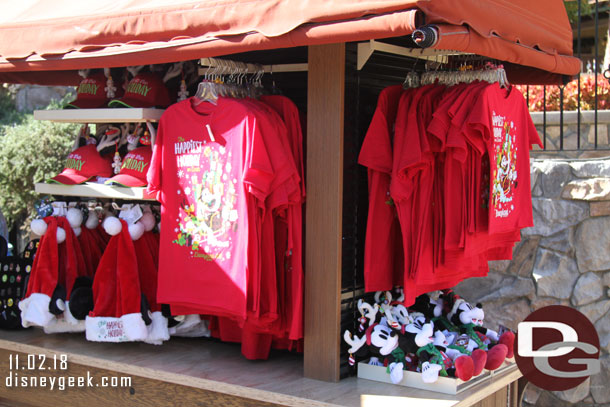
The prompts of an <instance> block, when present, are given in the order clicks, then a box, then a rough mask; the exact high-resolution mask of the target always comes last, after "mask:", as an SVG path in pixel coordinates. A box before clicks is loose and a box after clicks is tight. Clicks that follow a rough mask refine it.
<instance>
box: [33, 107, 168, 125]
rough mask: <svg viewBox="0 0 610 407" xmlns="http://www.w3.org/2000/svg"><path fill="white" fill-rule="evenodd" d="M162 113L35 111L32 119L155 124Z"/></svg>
mask: <svg viewBox="0 0 610 407" xmlns="http://www.w3.org/2000/svg"><path fill="white" fill-rule="evenodd" d="M164 111H165V110H163V109H151V108H146V109H144V108H120V109H110V108H108V109H58V110H35V111H34V119H36V120H50V121H54V122H62V123H138V122H156V121H159V119H160V118H161V115H162V114H163V112H164Z"/></svg>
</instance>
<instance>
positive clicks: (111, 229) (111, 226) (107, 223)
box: [102, 216, 123, 236]
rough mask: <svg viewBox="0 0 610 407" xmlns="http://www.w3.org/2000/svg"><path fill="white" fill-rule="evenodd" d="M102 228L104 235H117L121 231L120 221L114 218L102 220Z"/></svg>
mask: <svg viewBox="0 0 610 407" xmlns="http://www.w3.org/2000/svg"><path fill="white" fill-rule="evenodd" d="M102 226H103V227H104V230H105V231H106V233H108V234H109V235H110V236H116V235H118V234H119V233H121V230H122V229H123V225H121V221H120V220H119V218H117V217H115V216H108V217H107V218H106V219H104V223H103V224H102Z"/></svg>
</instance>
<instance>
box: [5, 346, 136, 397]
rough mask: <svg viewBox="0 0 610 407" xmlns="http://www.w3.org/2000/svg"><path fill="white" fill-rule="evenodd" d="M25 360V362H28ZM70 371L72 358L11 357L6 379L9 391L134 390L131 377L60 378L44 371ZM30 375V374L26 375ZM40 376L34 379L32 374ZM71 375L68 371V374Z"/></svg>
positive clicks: (60, 355)
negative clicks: (33, 389) (118, 388)
mask: <svg viewBox="0 0 610 407" xmlns="http://www.w3.org/2000/svg"><path fill="white" fill-rule="evenodd" d="M24 359H25V360H24ZM67 369H68V355H65V354H58V355H35V354H28V355H27V357H25V355H18V354H15V355H12V354H11V355H10V356H9V371H8V375H7V376H6V377H5V379H4V385H5V386H6V387H7V388H11V387H24V388H26V387H27V388H34V387H37V388H47V389H49V390H55V389H57V390H65V389H66V388H79V387H102V388H104V387H131V377H129V376H101V377H94V376H91V373H90V372H89V371H87V375H86V376H85V375H80V376H68V375H66V376H57V375H56V374H54V375H48V376H47V375H44V374H43V372H44V371H48V372H49V373H50V372H51V371H54V372H55V373H58V372H61V371H66V370H67ZM26 372H27V373H26ZM33 372H36V373H37V374H36V375H34V376H32V373H33ZM66 373H67V372H66Z"/></svg>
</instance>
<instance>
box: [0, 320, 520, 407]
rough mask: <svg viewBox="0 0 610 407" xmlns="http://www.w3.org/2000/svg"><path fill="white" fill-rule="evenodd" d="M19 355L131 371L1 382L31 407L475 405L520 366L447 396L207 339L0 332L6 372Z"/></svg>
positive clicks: (72, 367)
mask: <svg viewBox="0 0 610 407" xmlns="http://www.w3.org/2000/svg"><path fill="white" fill-rule="evenodd" d="M16 353H19V354H20V360H27V357H26V355H24V354H30V355H31V354H33V355H42V354H44V355H47V360H52V357H53V354H66V355H67V356H68V370H67V371H49V370H47V371H37V370H32V371H28V370H23V371H21V370H20V371H19V372H18V374H19V376H21V375H28V376H33V375H40V376H45V375H47V376H48V375H57V376H68V375H80V374H82V373H81V372H84V374H85V375H86V372H87V371H90V372H91V375H92V376H94V377H95V380H96V381H97V380H98V379H99V376H102V375H106V376H131V377H133V383H132V388H133V392H131V393H130V391H129V389H127V388H119V389H111V390H113V391H110V389H102V388H100V389H95V388H89V389H87V388H85V389H77V388H75V389H70V391H69V392H61V391H56V390H55V391H50V390H49V389H48V388H42V387H41V388H21V387H19V388H15V387H13V388H10V389H7V388H6V387H5V386H2V388H0V398H7V399H13V400H21V401H22V402H24V403H27V404H28V405H60V404H70V403H66V401H70V402H71V403H76V404H79V405H80V404H83V405H84V404H87V405H88V406H89V407H97V406H100V407H104V406H108V405H119V404H120V405H125V406H141V405H145V404H146V405H166V404H168V397H174V396H173V395H175V394H179V395H180V399H181V400H182V402H181V403H180V404H184V405H195V404H197V403H196V402H199V403H203V404H206V405H207V404H209V405H221V404H222V405H225V406H230V407H233V406H242V407H251V406H252V407H254V406H257V407H261V406H265V407H271V406H292V407H349V406H361V407H372V406H380V405H383V406H389V407H392V406H408V405H413V406H423V405H425V406H426V407H467V406H479V404H478V403H479V402H481V401H482V400H485V399H488V398H489V397H493V395H494V394H496V393H497V392H501V391H503V389H506V386H508V385H510V384H511V383H513V382H515V381H516V380H518V379H519V378H520V377H521V372H519V370H518V369H517V367H516V366H512V367H511V368H509V369H507V370H505V371H503V372H502V373H499V374H496V375H494V376H493V377H490V378H489V379H488V380H485V381H483V382H481V383H477V384H476V385H474V386H472V387H471V388H469V389H467V390H465V391H463V392H461V393H460V394H457V395H450V394H442V393H434V392H431V391H427V390H420V389H414V388H407V387H403V386H395V385H391V384H385V383H379V382H375V381H371V380H366V379H358V378H356V377H350V378H348V379H344V380H341V381H340V382H339V383H328V382H321V381H318V380H312V379H307V378H304V377H303V357H302V356H301V355H297V354H294V353H288V352H284V351H272V352H271V355H270V358H269V360H266V361H248V360H246V359H245V358H244V357H243V356H241V354H240V346H239V344H230V343H221V342H219V341H217V340H211V339H205V338H171V339H170V340H169V341H168V342H166V343H164V344H163V345H161V346H155V345H148V344H144V343H120V344H115V343H99V342H88V341H87V340H86V339H85V335H84V333H80V334H55V335H46V334H44V333H43V332H42V330H40V329H37V328H34V329H28V330H22V331H0V368H3V369H4V371H6V372H9V366H8V361H9V355H11V354H13V355H14V354H16ZM36 360H38V359H36ZM58 360H59V357H58ZM13 373H14V372H13ZM7 375H8V373H7ZM168 395H170V396H168ZM500 396H501V397H498V399H502V401H503V403H499V404H481V405H494V406H495V405H504V406H505V405H506V392H505V390H504V393H502V394H501V395H500ZM77 401H82V403H77Z"/></svg>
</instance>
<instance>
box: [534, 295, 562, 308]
mask: <svg viewBox="0 0 610 407" xmlns="http://www.w3.org/2000/svg"><path fill="white" fill-rule="evenodd" d="M549 305H566V306H570V302H569V301H567V300H558V299H557V298H551V297H536V298H534V299H533V300H532V311H536V310H539V309H540V308H544V307H548V306H549Z"/></svg>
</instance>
